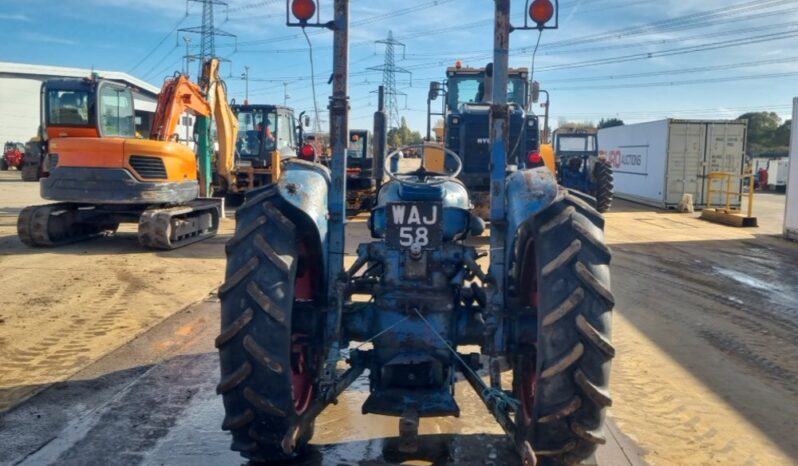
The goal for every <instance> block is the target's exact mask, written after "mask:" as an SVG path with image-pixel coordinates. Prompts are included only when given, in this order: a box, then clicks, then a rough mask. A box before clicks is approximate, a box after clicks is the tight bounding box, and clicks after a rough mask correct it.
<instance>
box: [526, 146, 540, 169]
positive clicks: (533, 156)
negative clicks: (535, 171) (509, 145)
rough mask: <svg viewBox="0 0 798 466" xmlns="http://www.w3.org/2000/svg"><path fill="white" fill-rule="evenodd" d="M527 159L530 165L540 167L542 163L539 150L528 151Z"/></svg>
mask: <svg viewBox="0 0 798 466" xmlns="http://www.w3.org/2000/svg"><path fill="white" fill-rule="evenodd" d="M527 160H528V161H529V165H530V166H531V167H540V166H542V165H543V157H542V156H541V155H540V152H539V151H536V150H533V151H532V152H530V153H529V156H528V157H527Z"/></svg>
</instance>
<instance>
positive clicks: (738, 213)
mask: <svg viewBox="0 0 798 466" xmlns="http://www.w3.org/2000/svg"><path fill="white" fill-rule="evenodd" d="M746 179H747V180H748V191H747V192H745V191H744V190H743V189H740V188H741V187H740V185H741V184H742V185H743V186H744V185H745V183H743V181H744V180H746ZM716 195H717V197H718V198H719V202H718V203H717V207H715V203H714V202H713V200H714V198H715V197H716ZM736 199H739V200H740V207H734V206H732V202H733V201H734V200H736ZM743 199H746V204H747V208H746V215H742V208H741V207H742V205H743ZM753 213H754V175H753V173H744V174H742V175H740V174H737V173H731V172H711V173H710V174H709V175H708V176H707V206H706V208H705V209H704V210H703V211H702V212H701V218H703V219H705V220H710V221H713V222H719V223H725V224H727V225H733V226H741V227H749V226H750V227H755V226H757V221H756V217H754V216H753Z"/></svg>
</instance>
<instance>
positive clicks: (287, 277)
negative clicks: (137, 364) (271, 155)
mask: <svg viewBox="0 0 798 466" xmlns="http://www.w3.org/2000/svg"><path fill="white" fill-rule="evenodd" d="M278 197H279V196H278V193H277V189H276V188H275V187H273V186H269V187H266V188H262V189H259V190H257V191H252V192H251V193H248V196H247V201H246V202H245V203H244V205H242V206H241V207H240V208H239V209H238V211H237V213H236V223H237V225H236V232H235V235H234V236H233V238H232V239H231V240H230V241H229V242H228V244H227V270H226V275H225V282H224V284H223V285H222V286H221V287H220V289H219V297H220V299H221V304H222V315H221V317H222V322H221V323H222V325H221V333H220V334H219V336H218V337H217V338H216V347H217V348H218V349H219V355H220V366H221V381H220V383H219V385H218V386H217V388H216V391H217V393H219V394H220V395H222V398H223V401H224V408H225V418H224V422H223V423H222V429H224V430H227V431H230V433H231V434H232V437H233V439H232V446H231V448H232V449H233V450H235V451H238V452H240V453H241V455H242V456H243V457H245V458H247V459H250V460H251V461H254V462H265V463H268V462H271V461H283V460H286V459H288V458H290V457H292V456H293V455H294V453H295V452H299V451H300V450H301V449H302V447H304V446H305V445H307V443H308V442H309V441H310V438H311V437H312V435H313V426H312V424H311V425H310V426H309V427H308V428H306V429H303V430H302V431H298V430H296V427H297V420H298V417H299V415H300V414H301V413H302V412H304V411H305V410H306V409H307V408H308V406H309V405H310V403H311V401H312V400H313V399H314V398H315V397H316V396H317V393H318V390H317V382H316V381H317V375H318V374H319V371H320V367H321V356H320V355H321V351H314V350H312V348H313V345H311V344H310V343H311V342H312V341H313V339H314V338H315V337H316V336H315V335H307V333H308V331H307V330H304V331H303V330H299V329H300V328H307V325H304V324H301V323H298V322H297V316H298V315H300V314H301V312H302V311H303V309H302V307H301V306H302V305H303V304H302V303H299V304H296V303H295V282H296V280H297V271H298V267H301V265H300V264H298V262H299V261H298V253H299V249H300V246H301V245H300V244H298V243H299V241H298V240H297V237H298V236H297V235H298V234H299V233H298V232H299V230H300V229H299V228H297V227H296V226H295V224H294V223H293V222H292V221H291V220H289V219H288V218H287V217H286V216H285V215H283V214H282V213H281V212H280V210H279V209H278V208H277V207H275V202H277V198H278ZM292 317H293V318H292Z"/></svg>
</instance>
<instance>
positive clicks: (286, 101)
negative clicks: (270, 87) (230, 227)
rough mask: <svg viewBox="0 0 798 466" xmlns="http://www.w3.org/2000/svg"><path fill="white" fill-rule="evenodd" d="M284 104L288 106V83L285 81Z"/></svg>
mask: <svg viewBox="0 0 798 466" xmlns="http://www.w3.org/2000/svg"><path fill="white" fill-rule="evenodd" d="M283 106H284V107H288V83H283Z"/></svg>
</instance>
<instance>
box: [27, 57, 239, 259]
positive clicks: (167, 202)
mask: <svg viewBox="0 0 798 466" xmlns="http://www.w3.org/2000/svg"><path fill="white" fill-rule="evenodd" d="M204 69H205V72H204V75H203V78H204V79H203V80H202V81H203V82H204V84H205V89H204V90H203V89H202V88H201V87H200V86H198V85H197V84H195V83H193V82H191V81H190V80H189V79H188V78H187V77H186V76H183V75H178V76H175V77H173V78H170V79H168V80H166V82H165V83H164V85H163V88H162V89H161V94H160V97H159V100H158V106H157V108H156V113H155V118H154V122H153V125H152V130H151V132H150V135H149V136H150V137H149V139H142V138H140V137H137V135H136V129H135V118H136V117H135V109H134V106H133V93H132V89H131V88H130V87H129V86H125V85H123V84H119V83H117V82H114V81H109V80H104V79H101V78H98V77H96V76H93V77H92V78H88V79H51V80H47V81H45V82H44V83H43V84H42V135H43V136H44V139H45V141H46V149H47V154H48V156H47V159H48V166H49V173H50V175H49V176H48V177H46V178H42V180H41V182H40V189H41V196H42V197H43V198H44V199H47V200H51V201H56V202H57V203H55V204H47V205H40V206H32V207H26V208H25V209H23V210H22V212H21V213H20V216H19V219H18V221H17V233H18V235H19V237H20V239H21V240H22V242H24V243H25V244H27V245H29V246H59V245H61V244H65V243H71V242H75V241H81V240H84V239H88V238H92V237H95V236H98V235H102V234H106V233H109V232H110V233H112V232H115V231H116V229H117V228H118V226H119V224H120V223H123V222H128V223H138V238H139V242H140V243H141V244H142V245H143V246H145V247H149V248H154V249H175V248H178V247H181V246H185V245H187V244H190V243H194V242H196V241H200V240H203V239H206V238H209V237H212V236H214V235H215V234H216V232H217V230H218V226H219V217H220V203H219V202H217V201H215V200H211V199H203V198H200V194H201V193H202V194H203V195H204V194H205V193H203V192H202V191H204V189H201V184H202V183H201V182H200V180H201V178H202V177H201V176H200V174H199V170H198V164H197V157H196V155H195V154H194V151H193V150H192V149H191V148H189V147H188V146H186V145H184V144H180V143H178V142H176V141H177V137H176V134H175V129H176V127H177V124H178V122H179V121H180V119H181V117H182V115H183V114H184V113H190V114H194V115H196V116H198V117H202V118H207V117H210V116H211V115H214V116H216V119H217V131H218V133H219V154H220V155H219V157H217V165H218V164H227V165H229V166H232V161H228V160H227V159H228V158H230V159H232V154H233V153H234V148H233V141H235V138H236V132H237V126H238V123H237V121H236V120H235V117H234V116H233V114H232V112H230V110H229V107H227V103H226V97H225V96H224V92H223V88H224V86H223V83H221V80H220V79H218V60H216V59H212V60H209V62H208V63H206V66H205V68H204ZM220 83H221V84H220ZM219 94H221V95H219ZM209 96H210V97H211V98H210V100H209ZM225 108H226V109H227V112H228V113H227V115H225V114H224V110H225ZM200 137H209V135H206V136H203V135H200ZM205 144H206V145H208V144H210V143H209V141H205ZM218 169H219V168H217V170H218Z"/></svg>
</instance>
